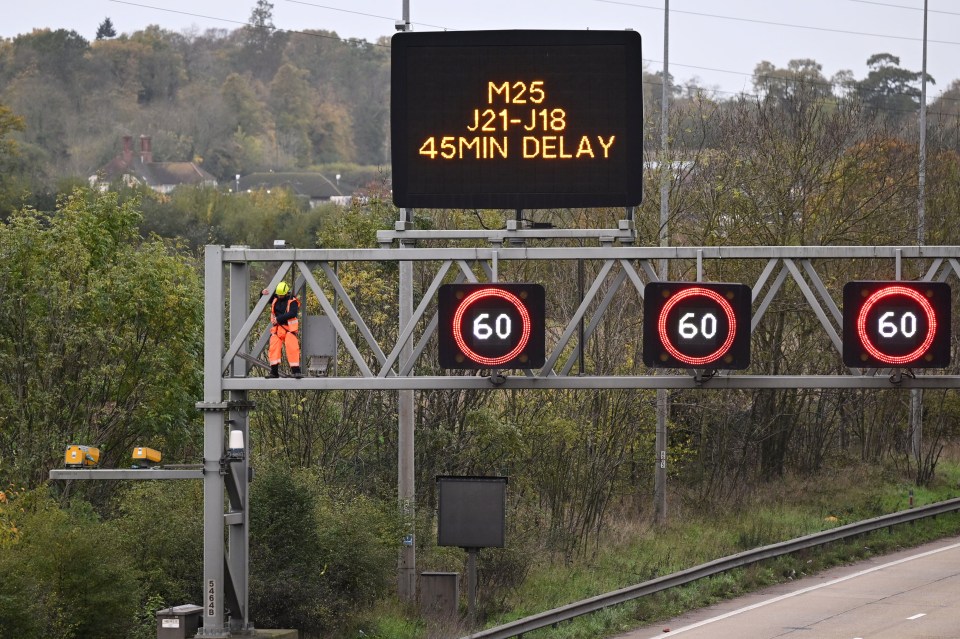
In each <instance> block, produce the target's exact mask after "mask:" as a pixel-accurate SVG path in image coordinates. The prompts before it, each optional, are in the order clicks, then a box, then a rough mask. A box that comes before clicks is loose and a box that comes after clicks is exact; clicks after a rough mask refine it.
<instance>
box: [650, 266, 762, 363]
mask: <svg viewBox="0 0 960 639" xmlns="http://www.w3.org/2000/svg"><path fill="white" fill-rule="evenodd" d="M750 305H751V292H750V287H748V286H746V285H744V284H705V283H700V282H698V283H692V282H651V283H650V284H647V286H646V288H645V289H644V301H643V361H644V363H645V364H646V365H647V366H652V367H662V368H709V369H737V368H746V367H747V365H748V364H749V363H750V318H751V312H750Z"/></svg>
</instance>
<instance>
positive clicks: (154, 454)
mask: <svg viewBox="0 0 960 639" xmlns="http://www.w3.org/2000/svg"><path fill="white" fill-rule="evenodd" d="M161 458H162V455H161V454H160V451H159V450H154V449H152V448H147V447H145V446H137V447H136V448H134V449H133V459H134V461H144V462H146V463H148V464H159V463H160V459H161Z"/></svg>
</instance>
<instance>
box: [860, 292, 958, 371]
mask: <svg viewBox="0 0 960 639" xmlns="http://www.w3.org/2000/svg"><path fill="white" fill-rule="evenodd" d="M843 363H844V364H845V365H847V366H851V367H872V366H881V367H887V366H893V367H897V368H942V367H944V366H948V365H949V364H950V286H949V285H948V284H945V283H943V282H896V281H893V282H847V283H846V285H844V287H843Z"/></svg>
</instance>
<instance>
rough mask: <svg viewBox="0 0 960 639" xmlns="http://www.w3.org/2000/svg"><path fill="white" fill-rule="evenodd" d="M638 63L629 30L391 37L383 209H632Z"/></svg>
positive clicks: (636, 41) (638, 145) (637, 195)
mask: <svg viewBox="0 0 960 639" xmlns="http://www.w3.org/2000/svg"><path fill="white" fill-rule="evenodd" d="M642 64H643V59H642V55H641V42H640V35H639V34H638V33H636V32H633V31H458V32H431V33H419V32H408V33H398V34H397V35H395V36H394V37H393V40H392V42H391V82H392V85H391V87H392V88H391V92H392V93H391V106H390V108H391V150H392V154H393V157H392V169H393V199H394V202H396V204H397V205H398V206H404V207H423V208H438V207H456V208H506V209H527V208H555V207H574V206H576V207H587V206H633V205H636V204H639V203H640V199H641V195H642V184H643V179H642V171H643V130H642V129H643V107H642V102H643V98H642V85H641V78H642V75H643V69H642Z"/></svg>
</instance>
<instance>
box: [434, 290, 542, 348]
mask: <svg viewBox="0 0 960 639" xmlns="http://www.w3.org/2000/svg"><path fill="white" fill-rule="evenodd" d="M490 296H493V297H499V298H502V299H505V300H507V301H508V302H510V303H511V304H513V306H514V308H516V309H517V312H519V313H520V322H521V324H522V325H523V330H522V333H521V335H520V341H519V342H517V345H516V346H515V347H514V348H513V350H512V351H510V352H509V353H507V354H506V355H501V356H500V357H484V356H483V355H480V354H479V353H477V352H475V351H474V350H472V349H471V348H470V347H469V346H467V342H466V340H464V339H463V332H462V330H461V328H460V322H461V321H462V320H463V315H464V313H466V311H467V309H468V308H469V307H470V305H471V304H473V303H474V302H476V301H477V300H479V299H481V298H484V297H490ZM532 332H533V322H532V321H531V320H530V312H529V311H527V307H526V306H524V305H523V302H521V301H520V298H519V297H517V296H516V295H514V294H513V293H510V292H509V291H505V290H503V289H499V288H481V289H479V290H476V291H474V292H473V293H470V295H467V296H466V297H465V298H464V299H463V302H461V303H460V306H458V307H457V312H456V313H454V315H453V339H454V340H455V341H456V342H457V347H458V348H459V349H460V351H461V352H462V353H463V354H464V355H466V356H467V357H469V358H470V359H472V360H473V361H475V362H477V363H478V364H483V365H484V366H499V365H501V364H505V363H506V362H509V361H510V360H512V359H513V358H514V357H516V356H517V355H519V354H520V353H521V352H523V349H524V348H526V347H527V343H528V342H529V341H530V333H532Z"/></svg>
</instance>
